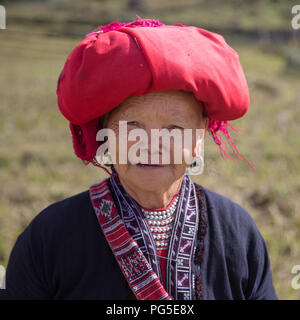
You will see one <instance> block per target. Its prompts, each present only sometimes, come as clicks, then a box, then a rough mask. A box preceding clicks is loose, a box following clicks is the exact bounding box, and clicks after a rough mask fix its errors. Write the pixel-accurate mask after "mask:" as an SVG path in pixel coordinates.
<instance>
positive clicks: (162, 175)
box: [105, 90, 207, 190]
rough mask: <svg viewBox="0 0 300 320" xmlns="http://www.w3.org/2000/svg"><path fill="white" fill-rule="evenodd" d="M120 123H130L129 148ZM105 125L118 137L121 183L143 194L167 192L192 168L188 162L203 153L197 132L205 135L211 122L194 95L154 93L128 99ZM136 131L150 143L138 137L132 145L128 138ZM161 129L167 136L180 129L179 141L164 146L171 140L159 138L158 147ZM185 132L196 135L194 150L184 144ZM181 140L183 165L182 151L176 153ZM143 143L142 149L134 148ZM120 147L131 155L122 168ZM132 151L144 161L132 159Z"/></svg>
mask: <svg viewBox="0 0 300 320" xmlns="http://www.w3.org/2000/svg"><path fill="white" fill-rule="evenodd" d="M119 121H126V127H125V129H126V131H127V147H126V144H125V143H124V138H125V137H124V131H122V133H121V134H120V126H119V124H120V122H119ZM105 122H106V127H107V128H109V129H112V130H113V132H114V133H115V136H116V153H115V155H114V156H113V158H114V157H116V158H115V159H113V161H114V163H115V164H114V167H115V169H116V170H117V172H118V174H119V177H120V179H121V181H126V183H127V184H131V185H132V186H133V187H135V188H140V189H143V190H153V188H167V187H168V186H170V185H171V184H172V183H174V182H175V181H177V180H179V179H180V178H182V176H183V175H184V173H185V171H186V168H187V166H188V164H187V163H186V162H188V161H187V160H186V159H191V158H192V157H193V156H196V152H197V153H198V152H200V150H199V143H198V144H197V138H196V135H195V132H196V129H202V130H201V131H202V133H203V131H204V130H203V129H204V128H205V127H206V126H207V119H206V118H203V117H202V109H201V107H200V105H199V103H198V102H197V100H196V99H195V98H194V95H193V94H192V93H188V92H184V91H175V90H167V91H162V92H152V93H148V94H146V95H143V96H138V97H130V98H127V99H126V100H124V101H123V103H122V104H121V105H120V106H118V108H116V109H114V110H113V111H112V112H111V113H110V114H109V116H108V119H107V120H106V121H105ZM123 129H124V126H123ZM134 129H135V131H134ZM136 129H142V130H143V131H144V132H145V133H147V138H148V140H147V142H146V143H145V141H146V140H143V141H142V139H141V138H140V139H139V138H138V137H137V138H136V140H134V141H128V136H129V137H130V134H131V133H133V132H139V131H138V130H136ZM153 129H156V130H153ZM157 129H159V130H161V129H164V130H163V131H161V132H165V133H167V134H168V132H171V130H173V129H177V130H175V131H173V132H177V137H176V138H175V136H172V135H170V136H169V144H168V143H165V142H164V141H167V140H168V139H166V140H164V141H163V139H162V138H159V140H158V141H159V143H156V144H155V143H153V141H152V140H154V137H155V133H154V132H156V133H157V132H159V131H158V130H157ZM184 129H191V131H190V132H192V133H193V134H192V135H191V137H192V142H191V143H190V147H187V146H186V144H184V141H183V140H184ZM153 133H154V134H153ZM178 134H179V135H178ZM166 137H167V135H166ZM178 137H182V140H181V141H182V149H181V157H182V161H178V149H176V146H178V145H179V143H178V141H179V140H176V139H177V138H178ZM156 139H157V136H156ZM129 140H130V139H129ZM139 140H140V143H141V144H140V146H139V147H138V148H133V146H134V145H137V143H138V141H139ZM156 141H157V140H156ZM154 145H155V146H156V147H155V148H154V147H153V146H154ZM120 146H121V149H123V150H121V152H123V151H124V146H125V150H126V151H127V159H128V161H126V163H125V164H120V161H119V159H120V156H121V154H120ZM132 150H136V153H135V152H134V154H136V155H137V156H140V158H137V157H135V161H132V158H130V154H131V155H132V154H133V153H132ZM164 152H165V153H169V154H170V156H169V161H168V160H167V161H166V159H167V158H168V156H167V158H164V159H165V160H163V153H164ZM175 153H177V160H175V157H174V154H175ZM146 154H147V155H148V157H147V159H146V158H145V156H146ZM142 155H143V157H142ZM154 155H155V157H156V159H159V160H158V164H155V165H154V164H153V163H155V162H154V161H155V160H153V159H155V157H154ZM123 159H124V158H123ZM136 159H138V160H136ZM143 159H144V160H143ZM145 159H146V161H145ZM166 162H168V163H166ZM178 162H181V163H178ZM151 163H152V164H151ZM156 163H157V162H156ZM146 164H148V165H146Z"/></svg>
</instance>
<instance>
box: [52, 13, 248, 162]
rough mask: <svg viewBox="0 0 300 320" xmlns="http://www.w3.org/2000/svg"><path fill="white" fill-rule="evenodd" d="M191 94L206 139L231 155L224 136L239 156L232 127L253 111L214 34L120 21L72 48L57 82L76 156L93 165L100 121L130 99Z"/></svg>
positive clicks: (236, 67)
mask: <svg viewBox="0 0 300 320" xmlns="http://www.w3.org/2000/svg"><path fill="white" fill-rule="evenodd" d="M169 89H173V90H184V91H189V92H192V93H193V94H194V96H195V98H196V99H197V100H198V101H199V103H201V104H202V105H203V106H204V109H205V113H206V114H207V116H208V117H209V120H210V121H209V132H210V133H211V134H212V136H213V139H214V141H215V142H216V143H217V144H218V145H219V146H220V148H221V150H222V151H223V153H224V154H225V155H226V156H228V157H229V155H227V153H226V150H225V148H224V144H223V141H222V138H221V135H220V132H222V133H223V134H225V137H226V138H227V141H228V142H229V144H230V146H231V147H232V148H233V150H234V152H235V154H236V155H237V156H238V157H239V158H240V156H241V154H240V153H239V151H238V150H237V148H236V147H235V145H234V144H233V141H232V139H231V137H230V134H229V132H228V129H230V128H233V127H232V126H231V125H230V124H229V122H228V120H234V119H237V118H240V117H242V116H243V115H244V114H245V113H246V112H247V110H248V107H249V90H248V86H247V81H246V78H245V75H244V72H243V69H242V67H241V65H240V62H239V56H238V54H237V53H236V52H235V51H234V50H233V49H232V48H231V47H230V46H229V45H228V44H227V43H226V42H225V40H224V38H223V37H222V36H221V35H219V34H216V33H213V32H209V31H207V30H204V29H200V28H197V27H194V26H183V25H164V24H162V23H161V22H159V21H157V20H151V19H138V20H136V21H133V22H129V23H120V22H118V21H115V22H113V23H111V24H109V25H107V26H100V27H98V28H97V29H95V30H94V31H93V32H91V33H89V34H87V35H86V37H85V38H84V39H83V40H82V41H81V42H80V43H79V44H78V45H77V46H76V47H75V48H74V49H73V51H72V52H71V54H70V55H69V57H68V58H67V61H66V63H65V66H64V68H63V70H62V73H61V75H60V78H59V83H58V87H57V97H58V106H59V108H60V111H61V112H62V114H63V115H64V116H65V117H66V118H67V119H68V120H69V121H70V129H71V132H72V136H73V145H74V149H75V153H76V155H77V156H78V157H79V158H81V159H82V160H86V161H88V162H90V161H93V158H94V156H95V155H96V151H97V148H98V146H99V144H100V142H97V141H96V133H97V131H98V130H99V129H101V128H100V124H99V117H101V116H103V115H104V114H105V113H107V112H109V111H110V110H112V109H113V108H115V107H117V106H118V105H119V104H120V103H121V102H122V101H124V100H125V99H126V98H127V97H130V96H139V95H144V94H147V93H149V92H152V91H163V90H169Z"/></svg>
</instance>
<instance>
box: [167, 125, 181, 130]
mask: <svg viewBox="0 0 300 320" xmlns="http://www.w3.org/2000/svg"><path fill="white" fill-rule="evenodd" d="M168 129H169V130H172V129H180V130H183V128H182V127H180V126H177V125H172V126H170V127H168Z"/></svg>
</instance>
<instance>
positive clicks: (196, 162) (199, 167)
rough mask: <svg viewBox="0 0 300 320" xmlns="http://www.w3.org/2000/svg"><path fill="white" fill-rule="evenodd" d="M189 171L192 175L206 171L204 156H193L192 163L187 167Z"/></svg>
mask: <svg viewBox="0 0 300 320" xmlns="http://www.w3.org/2000/svg"><path fill="white" fill-rule="evenodd" d="M187 171H188V174H189V175H191V176H195V175H200V174H202V173H203V171H204V157H203V156H200V157H193V159H192V164H191V165H190V166H189V167H188V168H187Z"/></svg>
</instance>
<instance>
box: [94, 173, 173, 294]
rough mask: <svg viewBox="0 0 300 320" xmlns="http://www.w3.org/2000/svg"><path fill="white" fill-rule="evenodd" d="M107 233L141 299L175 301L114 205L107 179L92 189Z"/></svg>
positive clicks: (122, 268) (97, 212) (101, 223)
mask: <svg viewBox="0 0 300 320" xmlns="http://www.w3.org/2000/svg"><path fill="white" fill-rule="evenodd" d="M89 193H90V199H91V202H92V205H93V207H94V210H95V213H96V215H97V219H98V222H99V224H100V227H101V229H102V231H103V234H104V236H105V238H106V240H107V242H108V244H109V246H110V248H111V250H112V252H113V254H114V256H115V258H116V260H117V262H118V264H119V266H120V268H121V271H122V273H123V275H124V276H125V278H126V280H127V282H128V284H129V287H130V288H131V290H132V291H133V293H134V294H135V296H136V298H137V299H138V300H171V297H170V296H169V295H168V293H167V292H166V290H165V289H164V287H163V285H162V284H161V282H160V280H159V278H158V277H157V274H156V273H155V272H154V271H153V269H152V267H151V265H150V264H149V262H148V261H147V259H146V258H145V256H144V254H143V252H142V251H141V249H140V248H139V246H138V245H137V243H136V242H135V241H134V240H133V238H132V237H131V235H130V234H129V232H128V231H127V229H126V227H125V225H124V223H123V221H122V219H121V217H120V215H119V213H118V211H117V209H116V206H115V204H114V201H113V198H112V195H111V193H110V189H109V186H108V183H107V179H105V180H103V181H101V182H99V183H97V184H94V185H92V186H91V187H90V189H89Z"/></svg>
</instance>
